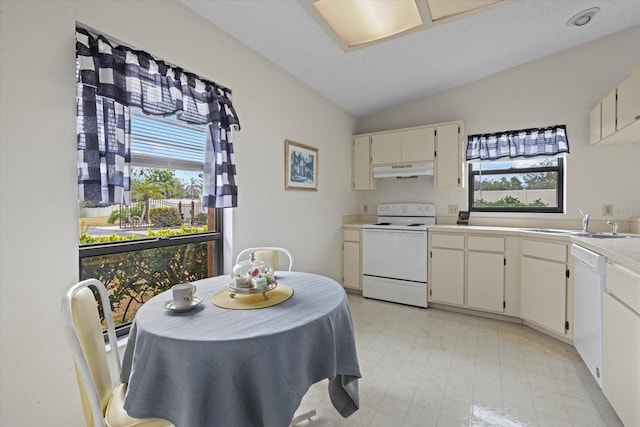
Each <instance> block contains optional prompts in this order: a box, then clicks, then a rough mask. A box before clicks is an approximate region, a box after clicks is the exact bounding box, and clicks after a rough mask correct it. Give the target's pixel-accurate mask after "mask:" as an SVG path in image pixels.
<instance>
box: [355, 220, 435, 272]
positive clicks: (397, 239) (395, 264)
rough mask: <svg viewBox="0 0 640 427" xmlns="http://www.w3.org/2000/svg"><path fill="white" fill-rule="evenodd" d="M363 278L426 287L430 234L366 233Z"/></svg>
mask: <svg viewBox="0 0 640 427" xmlns="http://www.w3.org/2000/svg"><path fill="white" fill-rule="evenodd" d="M362 274H364V275H366V276H376V277H386V278H390V279H398V280H410V281H414V282H423V283H426V282H427V233H426V232H425V231H407V230H384V229H379V228H375V229H371V228H366V229H364V230H363V233H362Z"/></svg>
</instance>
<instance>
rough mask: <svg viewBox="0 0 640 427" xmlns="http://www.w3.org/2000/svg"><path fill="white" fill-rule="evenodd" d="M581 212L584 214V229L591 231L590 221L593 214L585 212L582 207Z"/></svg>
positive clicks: (587, 231)
mask: <svg viewBox="0 0 640 427" xmlns="http://www.w3.org/2000/svg"><path fill="white" fill-rule="evenodd" d="M579 212H580V215H582V231H584V232H585V233H589V221H591V215H589V214H588V213H584V212H583V210H582V209H580V211H579Z"/></svg>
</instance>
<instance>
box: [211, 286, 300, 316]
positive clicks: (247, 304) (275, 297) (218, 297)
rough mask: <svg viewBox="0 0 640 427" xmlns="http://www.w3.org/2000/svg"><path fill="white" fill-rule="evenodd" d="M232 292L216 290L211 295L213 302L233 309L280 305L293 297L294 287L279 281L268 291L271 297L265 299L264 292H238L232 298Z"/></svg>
mask: <svg viewBox="0 0 640 427" xmlns="http://www.w3.org/2000/svg"><path fill="white" fill-rule="evenodd" d="M230 293H231V292H230V291H229V289H223V290H221V291H219V292H216V293H215V294H213V297H211V302H212V303H213V304H214V305H216V306H218V307H222V308H229V309H231V310H252V309H256V308H265V307H271V306H274V305H278V304H280V303H281V302H284V301H286V300H288V299H289V298H291V296H292V295H293V289H291V288H290V287H289V286H287V285H285V284H283V283H278V286H276V288H275V289H274V290H272V291H269V292H267V296H268V297H269V299H264V297H263V296H262V294H236V296H235V297H233V298H231V297H230V296H229V294H230Z"/></svg>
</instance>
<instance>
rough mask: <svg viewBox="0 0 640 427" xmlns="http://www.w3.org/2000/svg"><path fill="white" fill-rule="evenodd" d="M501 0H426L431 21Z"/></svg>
mask: <svg viewBox="0 0 640 427" xmlns="http://www.w3.org/2000/svg"><path fill="white" fill-rule="evenodd" d="M500 1H502V0H427V4H428V5H429V13H430V14H431V20H432V21H434V22H435V21H439V20H441V19H446V18H451V17H452V16H456V15H459V14H461V13H466V12H470V11H472V10H476V9H481V8H483V7H486V6H489V5H491V4H493V3H498V2H500Z"/></svg>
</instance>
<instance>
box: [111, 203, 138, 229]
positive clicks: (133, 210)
mask: <svg viewBox="0 0 640 427" xmlns="http://www.w3.org/2000/svg"><path fill="white" fill-rule="evenodd" d="M143 209H144V203H132V204H131V205H130V206H127V207H123V208H122V209H118V210H114V211H113V212H111V215H109V219H108V220H107V222H108V223H109V224H115V223H116V222H118V223H120V222H122V223H123V224H127V223H128V222H129V221H131V220H132V219H134V218H138V219H140V217H142V210H143Z"/></svg>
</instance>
